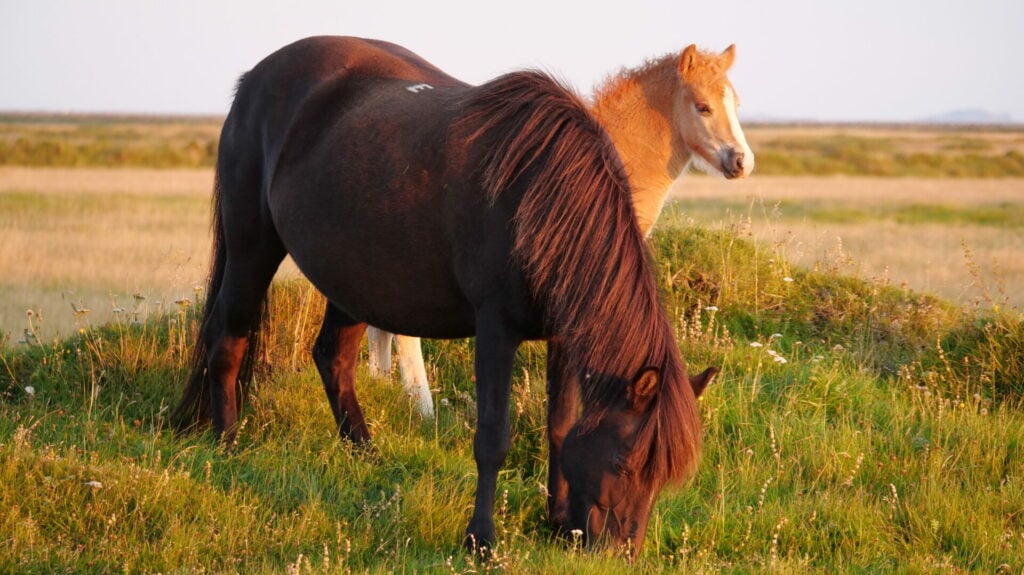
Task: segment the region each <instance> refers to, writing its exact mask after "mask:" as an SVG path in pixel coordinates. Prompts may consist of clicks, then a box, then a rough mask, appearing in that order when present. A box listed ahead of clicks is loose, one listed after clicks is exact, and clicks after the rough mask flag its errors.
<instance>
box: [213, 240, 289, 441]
mask: <svg viewBox="0 0 1024 575" xmlns="http://www.w3.org/2000/svg"><path fill="white" fill-rule="evenodd" d="M284 255H285V253H284V248H283V247H281V246H280V243H278V242H271V245H269V246H267V245H261V246H259V249H255V248H254V247H252V246H249V249H247V250H246V251H245V254H244V256H242V257H238V256H234V257H233V256H232V253H231V249H230V247H229V249H228V257H227V262H226V264H225V269H224V279H223V283H222V284H221V286H220V289H219V290H218V292H217V294H216V298H217V299H216V301H215V302H214V305H213V308H212V309H211V312H210V315H209V316H208V317H207V318H206V322H205V324H204V325H203V335H202V337H203V339H204V341H205V343H206V349H207V350H208V351H207V363H206V365H207V377H208V381H209V384H210V408H211V416H212V418H213V432H214V434H215V435H216V436H217V437H218V438H220V439H221V440H223V441H224V442H226V443H231V442H232V441H234V439H235V433H236V432H237V429H238V427H237V425H238V406H239V398H238V395H237V393H238V390H237V387H238V376H239V372H240V370H241V369H242V366H243V362H244V361H246V352H247V350H248V348H249V346H250V343H251V342H250V341H249V339H250V337H251V334H253V333H254V331H255V330H256V328H257V327H258V325H259V322H260V319H261V318H260V312H261V310H262V307H263V299H264V297H265V295H266V292H267V288H268V287H269V286H270V282H271V280H273V278H274V273H275V272H276V271H277V266H278V265H279V264H280V263H281V260H283V259H284ZM211 297H213V296H212V295H211ZM249 355H250V358H249V361H252V359H251V350H250V353H249Z"/></svg>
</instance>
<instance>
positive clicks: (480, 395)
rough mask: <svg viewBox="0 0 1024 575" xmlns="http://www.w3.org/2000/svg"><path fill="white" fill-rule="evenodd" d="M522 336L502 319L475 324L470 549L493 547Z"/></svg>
mask: <svg viewBox="0 0 1024 575" xmlns="http://www.w3.org/2000/svg"><path fill="white" fill-rule="evenodd" d="M520 341H521V338H519V337H517V336H515V335H513V334H511V333H509V332H508V331H507V330H506V329H505V328H504V327H503V325H502V322H501V321H500V319H498V318H497V317H496V314H495V315H494V316H490V317H480V316H479V315H478V317H477V322H476V358H475V360H474V367H475V371H476V412H477V424H476V435H474V437H473V456H474V458H475V459H476V470H477V480H476V504H475V506H474V507H473V518H472V519H470V521H469V527H468V528H467V529H466V541H465V544H466V546H467V547H468V548H470V549H474V548H475V549H476V550H481V549H482V548H483V547H486V548H488V549H491V548H493V545H494V535H495V530H494V495H495V489H496V488H497V482H498V471H499V469H500V468H501V465H502V464H503V463H504V462H505V456H506V455H507V454H508V447H509V415H508V405H509V390H510V388H511V380H512V361H513V360H514V359H515V354H516V348H517V347H519V343H520Z"/></svg>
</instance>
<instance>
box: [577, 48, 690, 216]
mask: <svg viewBox="0 0 1024 575" xmlns="http://www.w3.org/2000/svg"><path fill="white" fill-rule="evenodd" d="M659 72H661V75H662V76H665V75H667V73H668V71H660V70H659V69H658V68H657V67H655V68H653V69H650V70H648V71H647V72H646V73H645V74H643V75H639V76H630V75H628V74H627V75H626V76H623V77H620V78H617V79H615V80H612V81H611V82H610V83H609V84H608V85H606V86H605V87H603V88H602V89H600V90H599V92H598V93H597V95H596V96H595V100H594V103H593V108H592V109H593V112H594V115H595V116H596V117H597V119H598V121H600V122H601V125H602V126H603V127H604V129H605V131H606V132H608V135H609V137H611V139H612V142H613V143H614V144H615V147H616V148H617V149H618V151H619V156H620V157H621V158H622V162H623V164H625V166H626V172H627V173H628V174H629V182H630V185H631V186H632V188H633V207H634V210H635V211H636V216H637V222H638V223H639V224H640V229H641V230H642V231H643V232H644V234H645V235H646V234H648V233H650V230H651V228H652V227H653V226H654V222H656V221H657V220H658V214H660V213H661V208H662V206H663V205H664V204H665V199H666V198H667V196H668V192H669V189H670V188H671V186H672V182H673V181H675V179H676V178H678V177H679V175H680V174H681V173H682V171H683V170H684V169H685V168H686V165H687V163H689V161H690V153H689V152H688V151H687V150H686V146H685V145H684V144H683V142H682V141H681V139H680V138H679V135H678V133H677V132H678V131H677V130H675V129H674V128H673V125H672V124H673V122H672V89H673V87H674V86H675V82H674V79H675V78H674V66H673V68H672V69H671V72H672V73H673V75H672V76H668V77H667V79H666V78H663V77H659Z"/></svg>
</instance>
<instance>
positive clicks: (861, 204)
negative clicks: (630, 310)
mask: <svg viewBox="0 0 1024 575" xmlns="http://www.w3.org/2000/svg"><path fill="white" fill-rule="evenodd" d="M673 197H674V198H675V199H676V203H675V204H674V205H670V207H669V209H668V213H669V214H672V215H673V217H682V218H693V219H694V220H696V221H697V222H699V223H702V224H704V225H709V226H715V225H719V226H729V227H736V228H741V229H742V230H744V231H745V232H746V233H748V234H749V235H750V236H752V237H755V238H757V239H759V240H762V241H766V242H770V243H771V244H773V245H777V246H779V247H780V248H781V249H782V251H783V253H785V254H786V256H787V258H788V259H790V260H791V261H792V262H793V263H796V264H799V265H803V266H807V267H815V266H819V267H820V266H828V267H830V268H833V269H837V270H838V271H842V272H844V273H849V274H853V275H857V276H861V277H867V278H874V279H879V280H883V281H887V282H889V283H892V284H895V285H902V284H905V285H908V286H909V287H911V288H913V289H915V290H921V291H926V292H930V293H935V294H938V295H941V296H943V297H945V298H948V299H950V300H952V301H954V302H958V303H970V302H975V301H977V300H978V299H979V298H981V299H984V300H993V301H994V302H995V303H998V304H1002V305H1007V304H1008V305H1012V306H1016V307H1024V179H1015V178H1011V179H949V178H942V179H937V178H878V177H844V176H831V177H805V176H804V177H784V176H780V177H765V176H761V177H758V176H756V175H755V176H754V177H752V178H751V179H749V180H745V181H738V182H728V181H724V180H722V179H718V178H684V179H683V180H681V181H680V182H678V183H677V184H676V187H675V189H674V191H673Z"/></svg>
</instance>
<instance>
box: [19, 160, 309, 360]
mask: <svg viewBox="0 0 1024 575" xmlns="http://www.w3.org/2000/svg"><path fill="white" fill-rule="evenodd" d="M212 186H213V172H212V170H210V169H177V170H154V169H105V168H20V167H0V235H2V237H3V242H0V270H2V273H0V331H4V332H6V333H8V334H10V335H11V339H12V341H13V342H16V341H18V340H19V339H22V338H23V337H24V330H25V329H30V330H37V331H38V333H37V335H38V336H39V337H42V338H44V339H49V338H52V337H56V336H59V335H68V334H69V333H71V332H72V331H73V330H74V329H77V328H80V327H82V326H83V325H88V324H93V325H98V324H102V323H106V322H108V321H110V320H111V319H113V318H114V310H116V309H123V310H125V311H124V312H121V313H124V314H125V317H132V318H136V317H137V318H139V319H141V318H142V317H144V316H145V315H146V314H148V313H149V312H152V311H157V310H160V309H162V308H168V307H173V302H175V301H179V300H181V299H193V298H194V297H195V295H196V294H195V288H197V287H199V286H202V285H204V284H205V278H206V269H207V265H208V251H209V249H210V241H211V240H210V232H209V225H210V222H209V218H210V216H209V206H210V193H211V190H212ZM284 268H285V269H286V270H287V269H294V268H289V267H288V266H284ZM136 296H139V297H136ZM143 298H144V299H143ZM76 308H77V309H78V310H79V312H78V313H76V312H75V309H76ZM83 309H88V310H91V311H90V312H88V313H87V314H86V313H82V312H81V310H83ZM29 310H32V314H31V316H30V315H29V314H28V311H29ZM30 319H31V324H30V321H29V320H30ZM40 320H41V321H40Z"/></svg>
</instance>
